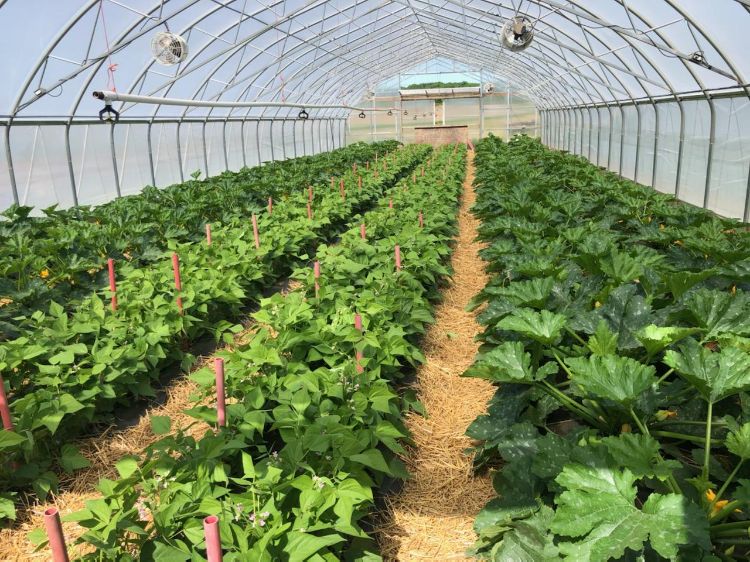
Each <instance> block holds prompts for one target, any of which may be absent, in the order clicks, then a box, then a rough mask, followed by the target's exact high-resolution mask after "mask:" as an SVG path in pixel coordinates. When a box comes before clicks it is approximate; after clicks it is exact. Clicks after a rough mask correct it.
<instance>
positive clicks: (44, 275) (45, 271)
mask: <svg viewBox="0 0 750 562" xmlns="http://www.w3.org/2000/svg"><path fill="white" fill-rule="evenodd" d="M39 277H41V278H42V279H47V277H49V269H47V268H46V267H45V268H44V269H43V270H41V271H40V272H39Z"/></svg>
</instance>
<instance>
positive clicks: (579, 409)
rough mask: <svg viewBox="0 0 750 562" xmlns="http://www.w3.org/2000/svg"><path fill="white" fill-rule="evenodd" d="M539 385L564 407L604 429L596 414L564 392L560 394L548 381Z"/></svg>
mask: <svg viewBox="0 0 750 562" xmlns="http://www.w3.org/2000/svg"><path fill="white" fill-rule="evenodd" d="M538 384H540V385H541V386H542V388H543V389H544V390H546V391H547V392H548V393H549V394H551V395H552V397H553V398H555V399H556V400H557V401H558V402H560V403H561V404H562V405H563V406H565V407H567V408H568V409H569V410H572V411H573V412H575V413H576V414H578V415H579V416H581V417H582V418H584V419H585V420H586V421H587V422H589V423H590V424H591V425H593V426H596V427H598V428H600V429H603V427H602V424H601V422H600V420H598V419H597V418H596V414H594V413H593V412H591V410H589V409H588V408H586V406H583V405H582V404H579V403H578V402H576V401H575V400H573V399H572V398H570V397H569V396H567V395H566V394H564V393H563V392H560V391H559V390H558V389H557V388H555V387H554V386H552V385H551V384H550V383H548V382H547V381H539V383H538Z"/></svg>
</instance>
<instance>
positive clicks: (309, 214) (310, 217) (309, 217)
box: [307, 201, 312, 220]
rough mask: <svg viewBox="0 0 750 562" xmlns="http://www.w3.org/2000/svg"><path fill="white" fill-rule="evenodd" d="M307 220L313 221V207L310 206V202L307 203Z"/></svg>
mask: <svg viewBox="0 0 750 562" xmlns="http://www.w3.org/2000/svg"><path fill="white" fill-rule="evenodd" d="M307 218H308V219H309V220H312V207H311V206H310V202H309V201H308V202H307Z"/></svg>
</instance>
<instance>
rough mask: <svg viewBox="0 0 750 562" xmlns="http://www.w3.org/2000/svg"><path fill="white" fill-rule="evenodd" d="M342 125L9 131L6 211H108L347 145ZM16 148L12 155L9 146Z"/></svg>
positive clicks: (4, 140)
mask: <svg viewBox="0 0 750 562" xmlns="http://www.w3.org/2000/svg"><path fill="white" fill-rule="evenodd" d="M345 127H346V120H345V119H340V118H331V119H326V118H316V119H309V120H298V119H267V120H264V119H256V120H247V119H244V120H240V119H236V120H231V119H220V120H210V119H209V120H205V119H197V120H192V121H190V120H180V121H177V120H175V121H168V120H161V121H145V120H144V121H136V120H132V121H121V122H119V123H117V124H114V125H111V124H107V123H100V122H97V121H86V122H73V123H65V122H62V123H60V122H41V121H37V122H33V121H26V122H24V121H18V122H14V123H13V124H12V125H8V124H7V123H6V124H3V125H2V130H1V131H0V132H2V133H3V134H2V135H0V145H1V146H0V149H1V150H2V153H1V154H2V155H3V156H5V157H4V158H3V157H0V211H1V210H4V209H7V208H8V207H10V206H11V205H13V204H14V203H18V204H19V205H27V206H31V207H35V209H36V210H35V212H36V213H39V212H41V209H44V208H47V207H50V206H52V205H57V206H58V208H61V209H62V208H68V207H72V206H75V205H101V204H102V203H106V202H107V201H110V200H112V199H115V198H116V197H121V196H125V195H132V194H136V193H139V192H140V191H141V190H142V189H143V188H144V187H145V186H147V185H155V186H157V187H166V186H169V185H174V184H178V183H182V182H184V181H185V180H187V179H190V177H191V175H192V174H195V173H199V174H200V177H211V176H216V175H218V174H220V173H222V172H224V171H226V170H230V171H237V170H240V169H241V168H243V167H252V166H257V165H259V164H263V163H265V162H271V161H276V160H286V159H288V158H296V157H298V156H304V155H312V154H317V153H319V152H324V151H329V150H334V149H336V148H340V147H342V146H344V145H345V144H346V143H345V134H346V131H345ZM8 146H10V149H7V147H8Z"/></svg>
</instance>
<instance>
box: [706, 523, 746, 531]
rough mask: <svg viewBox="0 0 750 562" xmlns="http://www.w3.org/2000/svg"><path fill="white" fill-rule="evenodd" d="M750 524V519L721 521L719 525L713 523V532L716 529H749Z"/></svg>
mask: <svg viewBox="0 0 750 562" xmlns="http://www.w3.org/2000/svg"><path fill="white" fill-rule="evenodd" d="M748 526H750V521H734V522H732V523H719V524H718V525H711V532H712V533H713V532H714V531H726V530H727V529H747V528H748Z"/></svg>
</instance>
